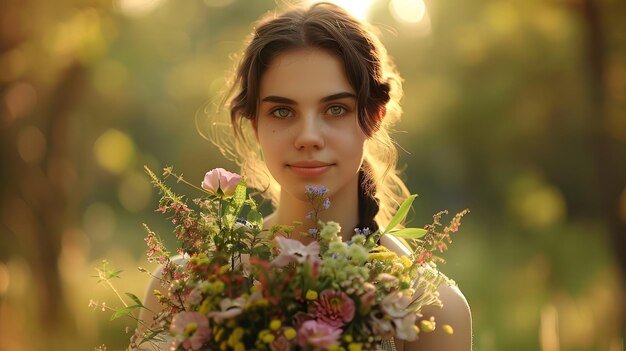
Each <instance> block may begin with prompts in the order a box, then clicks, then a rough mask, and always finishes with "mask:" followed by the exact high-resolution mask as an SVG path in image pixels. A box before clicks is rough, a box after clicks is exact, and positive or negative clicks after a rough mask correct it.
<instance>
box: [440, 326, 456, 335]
mask: <svg viewBox="0 0 626 351" xmlns="http://www.w3.org/2000/svg"><path fill="white" fill-rule="evenodd" d="M441 329H443V331H444V333H446V334H448V335H452V334H454V329H452V326H451V325H450V324H444V325H442V326H441Z"/></svg>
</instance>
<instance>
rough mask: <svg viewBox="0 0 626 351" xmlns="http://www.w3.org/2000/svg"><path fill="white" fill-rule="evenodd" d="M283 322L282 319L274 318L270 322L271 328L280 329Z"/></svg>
mask: <svg viewBox="0 0 626 351" xmlns="http://www.w3.org/2000/svg"><path fill="white" fill-rule="evenodd" d="M281 325H282V323H281V322H280V320H278V319H274V320H273V321H271V322H270V329H271V330H278V329H280V327H281Z"/></svg>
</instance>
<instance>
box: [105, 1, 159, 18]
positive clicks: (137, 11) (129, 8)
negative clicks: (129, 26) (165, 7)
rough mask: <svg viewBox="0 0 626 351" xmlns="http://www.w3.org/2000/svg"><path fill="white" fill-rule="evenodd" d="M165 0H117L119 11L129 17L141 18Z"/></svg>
mask: <svg viewBox="0 0 626 351" xmlns="http://www.w3.org/2000/svg"><path fill="white" fill-rule="evenodd" d="M161 3H163V0H116V1H115V5H116V7H117V9H118V10H119V11H120V12H121V13H123V14H124V15H126V16H129V17H141V16H145V15H147V14H149V13H150V12H152V11H153V10H155V9H156V8H157V7H159V5H161Z"/></svg>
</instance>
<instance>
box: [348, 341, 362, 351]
mask: <svg viewBox="0 0 626 351" xmlns="http://www.w3.org/2000/svg"><path fill="white" fill-rule="evenodd" d="M361 346H362V345H361V344H360V343H356V342H351V343H350V344H349V345H348V351H361Z"/></svg>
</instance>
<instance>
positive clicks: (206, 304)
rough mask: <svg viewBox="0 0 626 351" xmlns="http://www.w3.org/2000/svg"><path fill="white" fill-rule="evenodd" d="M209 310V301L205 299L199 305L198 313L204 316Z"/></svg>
mask: <svg viewBox="0 0 626 351" xmlns="http://www.w3.org/2000/svg"><path fill="white" fill-rule="evenodd" d="M210 310H211V301H209V298H208V297H207V298H206V299H204V301H202V304H201V305H200V308H199V309H198V312H200V313H201V314H203V315H205V316H206V314H207V313H209V311H210Z"/></svg>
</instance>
